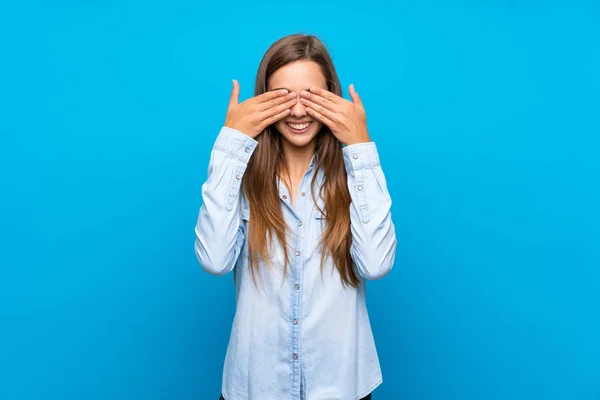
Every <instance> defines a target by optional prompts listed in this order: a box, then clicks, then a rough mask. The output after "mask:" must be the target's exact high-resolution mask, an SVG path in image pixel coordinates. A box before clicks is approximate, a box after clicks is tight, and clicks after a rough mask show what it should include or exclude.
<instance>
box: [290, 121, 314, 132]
mask: <svg viewBox="0 0 600 400" xmlns="http://www.w3.org/2000/svg"><path fill="white" fill-rule="evenodd" d="M288 125H289V126H291V127H292V128H294V129H296V130H298V131H301V130H302V129H305V128H307V127H308V126H309V125H310V122H306V123H304V124H290V123H288Z"/></svg>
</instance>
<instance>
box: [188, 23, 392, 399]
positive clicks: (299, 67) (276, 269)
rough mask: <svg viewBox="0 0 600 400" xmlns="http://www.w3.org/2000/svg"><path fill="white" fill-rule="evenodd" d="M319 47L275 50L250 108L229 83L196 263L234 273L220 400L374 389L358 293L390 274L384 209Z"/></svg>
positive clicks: (358, 130)
mask: <svg viewBox="0 0 600 400" xmlns="http://www.w3.org/2000/svg"><path fill="white" fill-rule="evenodd" d="M349 92H350V96H351V98H352V101H349V100H346V99H344V98H342V90H341V86H340V82H339V79H338V77H337V73H336V70H335V68H334V66H333V62H332V60H331V57H330V55H329V54H328V52H327V50H326V48H325V46H324V45H323V44H322V43H321V42H320V41H319V40H318V39H317V38H316V37H314V36H308V35H300V34H297V35H290V36H286V37H284V38H283V39H280V40H279V41H277V42H276V43H274V44H273V45H272V46H271V47H270V48H269V49H268V51H267V53H266V54H265V56H264V58H263V60H262V62H261V64H260V66H259V68H258V74H257V79H256V86H255V97H253V98H250V99H248V100H246V101H244V102H242V103H239V101H238V96H239V84H238V83H237V82H236V81H234V82H233V90H232V93H231V98H230V103H229V108H228V110H227V116H226V119H225V123H224V126H223V127H222V129H221V131H220V132H219V134H218V136H217V138H216V141H215V143H214V147H213V149H212V152H211V157H210V162H209V167H208V179H207V180H206V182H205V183H204V184H203V186H202V198H203V204H202V206H201V207H200V211H199V215H198V221H197V224H196V229H195V230H196V241H195V250H196V255H197V258H198V261H199V262H200V264H201V265H202V267H203V269H204V270H206V271H207V272H209V273H211V274H213V275H224V274H226V273H228V272H230V271H232V270H233V274H234V280H235V286H236V313H235V317H234V320H233V326H232V329H231V335H230V339H229V345H228V348H227V353H226V355H225V363H224V370H223V381H222V398H224V399H226V400H247V399H250V400H282V399H286V400H287V399H308V400H338V399H339V400H357V399H361V398H370V393H371V392H372V391H373V389H375V388H376V387H377V386H378V385H379V384H381V382H382V374H381V369H380V365H379V360H378V356H377V351H376V348H375V343H374V339H373V334H372V331H371V326H370V322H369V316H368V313H367V308H366V304H365V280H367V279H378V278H381V277H383V276H384V275H385V274H386V273H387V272H388V271H390V269H391V268H392V264H393V262H394V257H395V252H396V236H395V230H394V224H393V223H392V219H391V213H390V206H391V199H390V194H389V192H388V189H387V186H386V180H385V177H384V174H383V171H382V169H381V165H380V162H379V156H378V152H377V148H376V146H375V143H374V142H372V141H371V140H370V137H369V133H368V131H367V124H366V116H365V111H364V108H363V105H362V102H361V99H360V97H359V96H358V94H357V93H356V91H355V90H354V87H353V86H350V88H349Z"/></svg>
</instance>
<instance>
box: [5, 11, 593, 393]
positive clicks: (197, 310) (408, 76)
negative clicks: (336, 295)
mask: <svg viewBox="0 0 600 400" xmlns="http://www.w3.org/2000/svg"><path fill="white" fill-rule="evenodd" d="M294 32H306V33H313V34H316V35H318V36H319V37H320V38H321V39H322V40H323V41H324V42H325V43H326V45H327V46H328V47H329V49H330V50H331V53H332V56H333V58H334V61H335V63H336V66H337V68H338V71H339V74H340V78H341V80H342V84H343V86H344V88H345V96H347V86H348V85H349V84H350V83H354V84H355V86H356V89H357V91H358V93H359V94H361V96H362V98H363V101H364V104H365V106H366V109H367V116H368V121H369V128H370V132H371V136H372V139H373V140H374V141H376V142H377V144H378V148H379V151H380V155H381V159H382V163H383V168H384V171H385V173H386V176H387V179H388V185H389V188H390V191H391V193H392V198H393V201H394V204H393V210H392V212H393V219H394V222H395V224H396V229H397V235H398V241H399V246H398V252H397V256H396V263H395V266H394V269H393V270H392V272H391V273H390V275H388V276H387V277H386V278H385V279H383V280H381V281H376V282H372V283H370V284H369V286H368V306H369V310H370V315H371V318H372V325H373V329H374V334H375V338H376V342H377V346H378V351H379V354H380V358H381V363H382V367H383V374H384V384H383V385H382V386H381V387H380V388H379V389H377V390H376V391H375V393H374V395H375V396H374V399H386V400H387V399H404V400H438V399H439V400H454V399H456V400H482V399H484V400H488V399H489V400H499V399H510V400H514V399H544V400H545V399H565V400H574V399H600V268H599V267H600V251H599V245H600V215H599V211H598V208H599V207H598V205H599V204H600V189H599V186H600V160H599V152H600V150H599V149H600V146H599V145H600V141H599V139H598V135H599V133H600V117H599V110H600V45H599V43H600V5H599V3H597V2H592V1H589V2H585V1H572V2H567V1H563V2H555V1H545V2H541V1H539V2H538V1H533V2H531V1H529V2H517V1H500V0H490V1H486V2H477V1H452V2H451V1H433V0H420V1H413V2H400V3H396V2H389V3H385V2H381V1H369V2H348V1H343V2H342V1H340V2H339V3H326V4H321V3H320V2H317V1H310V0H308V1H304V2H293V3H290V4H281V3H279V4H278V2H274V1H273V2H261V1H248V2H234V1H230V2H214V3H211V4H210V5H205V4H202V2H198V1H197V2H192V1H169V2H164V3H156V2H144V1H133V0H128V1H44V2H41V1H40V2H31V1H22V2H12V1H9V2H6V1H4V2H2V4H1V6H0V59H1V62H0V133H1V142H0V143H1V145H0V188H1V189H0V190H1V196H0V209H1V211H0V213H1V232H2V233H1V235H2V237H1V238H0V239H1V241H0V246H1V247H0V249H1V253H0V266H1V269H0V399H2V400H17V399H19V400H30V399H31V400H33V399H36V400H37V399H52V400H54V399H61V400H63V399H65V400H67V399H68V400H71V399H73V400H75V399H77V400H79V399H91V400H93V399H116V400H121V399H136V400H137V399H142V400H145V399H210V398H214V399H216V398H217V397H218V393H219V390H220V379H221V368H222V365H223V359H224V355H225V349H226V345H227V340H228V335H229V329H230V327H231V321H232V318H233V314H234V287H233V283H232V277H231V275H228V276H226V277H223V278H216V277H212V276H209V275H207V274H206V273H204V272H202V270H201V268H200V266H199V265H198V264H197V262H196V259H195V256H194V251H193V239H194V231H193V228H194V224H195V222H196V215H197V211H198V208H199V206H200V202H201V197H200V189H201V184H202V182H203V181H204V179H205V177H206V172H207V166H208V159H209V155H210V148H211V146H212V143H213V141H214V139H215V137H216V134H217V133H218V130H219V128H220V126H221V124H222V123H223V121H224V117H225V111H226V106H227V101H228V98H229V93H230V89H231V79H232V78H236V79H238V80H239V81H240V83H241V89H242V93H241V98H242V99H245V98H247V97H248V96H250V95H251V94H252V91H253V85H254V78H255V74H256V68H257V66H258V63H259V61H260V59H261V57H262V55H263V53H264V52H265V51H266V49H267V48H268V46H269V45H270V44H271V43H272V42H273V41H275V40H277V39H278V38H280V37H281V36H284V35H286V34H289V33H294ZM309 400H310V399H309Z"/></svg>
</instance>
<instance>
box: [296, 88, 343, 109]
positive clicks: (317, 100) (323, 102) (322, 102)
mask: <svg viewBox="0 0 600 400" xmlns="http://www.w3.org/2000/svg"><path fill="white" fill-rule="evenodd" d="M305 99H307V100H309V101H311V102H312V103H313V104H318V105H319V106H323V107H325V108H326V109H328V110H330V111H333V112H339V108H340V106H339V104H336V103H334V102H332V101H331V100H329V99H327V98H325V97H322V96H319V95H316V94H314V93H311V92H307V91H306V90H303V91H301V92H300V101H301V102H302V104H305V103H304V102H303V100H305ZM315 110H318V108H315Z"/></svg>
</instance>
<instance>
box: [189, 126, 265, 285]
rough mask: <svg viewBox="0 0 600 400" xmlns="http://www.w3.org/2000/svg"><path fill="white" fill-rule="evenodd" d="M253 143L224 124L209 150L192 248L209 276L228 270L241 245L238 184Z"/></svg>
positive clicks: (248, 137) (239, 185)
mask: <svg viewBox="0 0 600 400" xmlns="http://www.w3.org/2000/svg"><path fill="white" fill-rule="evenodd" d="M257 144H258V142H257V141H256V140H254V139H253V138H252V137H250V136H248V135H246V134H244V133H242V132H240V131H237V130H235V129H232V128H228V127H226V126H224V127H222V128H221V131H220V132H219V135H218V136H217V139H216V141H215V144H214V146H213V149H212V151H211V155H210V162H209V166H208V177H207V179H206V182H204V184H203V185H202V199H203V203H202V205H201V206H200V211H199V213H198V221H197V223H196V229H195V230H196V241H195V244H194V247H195V250H196V257H197V258H198V262H199V263H200V265H201V266H202V268H203V269H204V270H205V271H206V272H208V273H210V274H212V275H225V274H226V273H228V272H229V271H231V270H232V269H233V267H234V266H235V263H236V261H237V258H238V256H239V254H240V251H241V249H242V246H243V244H244V240H245V232H244V230H243V224H242V218H241V204H240V203H241V201H240V199H241V194H242V189H241V183H242V177H243V175H244V172H245V171H246V167H247V166H248V160H250V156H251V155H252V153H253V152H254V149H255V148H256V145H257Z"/></svg>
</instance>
